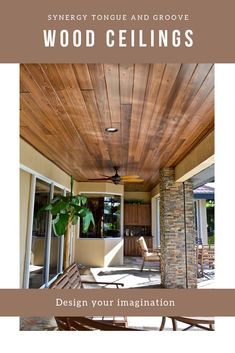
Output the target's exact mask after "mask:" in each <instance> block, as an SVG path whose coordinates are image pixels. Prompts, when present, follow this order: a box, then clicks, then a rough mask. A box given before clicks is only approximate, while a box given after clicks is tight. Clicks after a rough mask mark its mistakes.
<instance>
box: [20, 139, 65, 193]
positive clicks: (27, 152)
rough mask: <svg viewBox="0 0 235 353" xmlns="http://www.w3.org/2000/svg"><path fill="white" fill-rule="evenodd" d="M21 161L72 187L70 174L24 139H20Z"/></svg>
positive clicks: (34, 169)
mask: <svg viewBox="0 0 235 353" xmlns="http://www.w3.org/2000/svg"><path fill="white" fill-rule="evenodd" d="M20 163H21V164H22V165H24V166H26V167H28V168H30V169H32V170H33V171H35V172H37V173H38V174H40V175H42V176H44V177H47V178H48V179H51V180H53V181H55V182H57V183H58V184H61V185H63V186H64V187H66V188H68V189H70V176H69V175H68V174H66V173H65V172H63V170H61V169H60V168H59V167H57V166H56V165H55V164H54V163H52V162H51V161H49V159H47V158H46V157H44V156H43V155H42V154H41V153H39V152H38V151H36V150H35V149H34V148H33V147H32V146H30V145H29V144H28V143H27V142H25V141H24V140H22V139H21V140H20Z"/></svg>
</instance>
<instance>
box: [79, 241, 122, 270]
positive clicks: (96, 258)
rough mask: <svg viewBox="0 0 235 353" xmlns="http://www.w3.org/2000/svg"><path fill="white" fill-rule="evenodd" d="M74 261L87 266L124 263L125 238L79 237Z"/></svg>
mask: <svg viewBox="0 0 235 353" xmlns="http://www.w3.org/2000/svg"><path fill="white" fill-rule="evenodd" d="M74 261H76V262H78V263H81V264H83V265H86V266H94V267H105V266H118V265H122V264H123V239H121V238H118V239H77V240H76V241H75V259H74Z"/></svg>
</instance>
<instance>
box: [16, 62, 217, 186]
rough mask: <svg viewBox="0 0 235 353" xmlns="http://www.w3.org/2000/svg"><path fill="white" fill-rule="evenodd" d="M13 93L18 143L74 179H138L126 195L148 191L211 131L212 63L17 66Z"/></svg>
mask: <svg viewBox="0 0 235 353" xmlns="http://www.w3.org/2000/svg"><path fill="white" fill-rule="evenodd" d="M20 92H21V94H20V108H21V114H20V133H21V137H22V138H23V139H24V140H26V141H27V142H28V143H30V144H31V145H32V146H33V147H35V148H36V149H37V150H38V151H40V152H41V153H42V154H43V155H44V156H46V157H47V158H49V159H50V160H51V161H53V162H54V163H55V164H56V165H58V166H59V167H60V168H62V169H63V170H64V171H65V172H67V173H69V174H72V175H74V177H75V179H76V180H78V181H85V180H87V179H88V178H99V177H101V174H105V175H113V174H114V173H113V166H120V174H121V175H126V174H131V175H133V174H134V175H135V174H138V175H139V176H140V177H141V178H143V179H144V180H145V182H144V183H143V184H128V185H126V186H125V190H132V191H134V190H136V191H150V190H151V189H152V188H153V187H154V186H155V185H156V184H157V182H158V180H159V169H160V168H162V167H170V166H175V165H176V164H177V163H178V162H179V161H180V160H181V159H182V158H183V157H184V156H185V155H186V154H187V153H188V152H189V151H190V150H191V149H192V148H193V147H194V146H195V145H196V144H197V143H198V142H199V141H200V140H201V139H202V138H203V137H204V136H206V135H207V134H208V133H209V132H210V131H211V130H212V129H213V126H214V68H213V65H212V64H135V65H134V64H133V65H118V64H116V65H115V64H89V65H88V64H49V65H46V64H43V65H39V64H30V65H21V67H20ZM110 126H112V127H116V128H118V132H116V133H114V134H110V133H107V132H106V131H105V128H107V127H110Z"/></svg>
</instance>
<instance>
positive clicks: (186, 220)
mask: <svg viewBox="0 0 235 353" xmlns="http://www.w3.org/2000/svg"><path fill="white" fill-rule="evenodd" d="M160 229H161V254H162V263H161V282H162V285H163V287H165V288H196V286H197V276H196V274H197V271H196V254H195V237H196V232H195V220H194V203H193V188H192V183H191V182H190V181H187V182H184V183H175V172H174V168H164V169H162V170H161V171H160Z"/></svg>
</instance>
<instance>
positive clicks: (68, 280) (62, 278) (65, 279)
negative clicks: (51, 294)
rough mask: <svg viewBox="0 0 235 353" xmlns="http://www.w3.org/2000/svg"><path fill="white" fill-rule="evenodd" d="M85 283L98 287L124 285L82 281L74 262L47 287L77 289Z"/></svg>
mask: <svg viewBox="0 0 235 353" xmlns="http://www.w3.org/2000/svg"><path fill="white" fill-rule="evenodd" d="M85 284H89V285H96V286H98V287H99V288H100V287H101V288H104V287H107V286H113V287H116V288H120V287H123V286H124V284H123V283H118V282H95V281H83V280H82V279H81V275H80V272H79V268H78V266H77V264H76V263H75V262H74V263H73V264H72V265H70V266H69V267H68V268H67V269H65V270H64V272H63V273H61V274H60V275H59V276H58V277H57V279H56V280H55V281H54V282H53V283H52V284H51V285H50V287H49V289H77V288H84V285H85Z"/></svg>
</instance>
